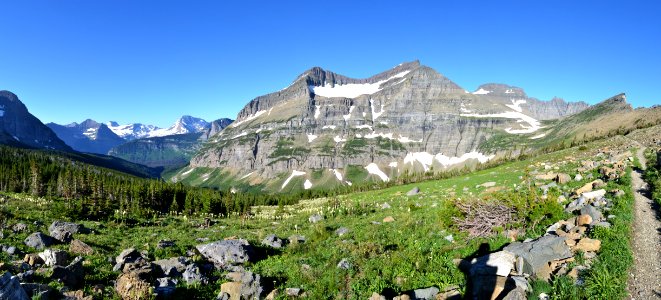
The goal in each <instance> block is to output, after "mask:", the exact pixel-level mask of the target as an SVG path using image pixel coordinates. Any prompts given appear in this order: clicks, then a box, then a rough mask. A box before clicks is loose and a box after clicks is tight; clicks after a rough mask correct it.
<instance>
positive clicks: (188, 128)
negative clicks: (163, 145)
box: [106, 116, 210, 140]
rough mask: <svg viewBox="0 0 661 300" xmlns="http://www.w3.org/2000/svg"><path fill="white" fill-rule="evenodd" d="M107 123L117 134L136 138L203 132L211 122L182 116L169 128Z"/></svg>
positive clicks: (129, 138)
mask: <svg viewBox="0 0 661 300" xmlns="http://www.w3.org/2000/svg"><path fill="white" fill-rule="evenodd" d="M106 125H107V126H108V128H110V130H112V132H114V133H115V134H116V135H118V136H120V137H122V138H124V139H127V140H134V139H140V138H149V137H161V136H167V135H173V134H185V133H193V132H202V131H204V130H205V129H206V128H208V127H209V125H210V124H209V122H207V121H205V120H203V119H200V118H195V117H191V116H182V117H181V118H179V119H178V120H177V121H176V122H175V123H174V124H173V125H172V126H170V127H168V128H159V127H156V126H154V125H144V124H140V123H132V124H125V125H120V124H119V123H117V122H115V121H110V122H108V123H106Z"/></svg>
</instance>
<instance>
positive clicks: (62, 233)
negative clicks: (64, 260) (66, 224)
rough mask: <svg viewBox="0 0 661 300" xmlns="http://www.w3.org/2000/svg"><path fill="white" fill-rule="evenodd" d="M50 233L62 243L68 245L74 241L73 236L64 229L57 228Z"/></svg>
mask: <svg viewBox="0 0 661 300" xmlns="http://www.w3.org/2000/svg"><path fill="white" fill-rule="evenodd" d="M49 233H50V235H51V236H52V237H53V238H54V239H56V240H57V241H59V242H61V243H65V244H68V243H71V240H73V234H72V233H71V232H70V231H67V230H66V229H65V228H63V227H56V228H54V229H53V230H51V231H49Z"/></svg>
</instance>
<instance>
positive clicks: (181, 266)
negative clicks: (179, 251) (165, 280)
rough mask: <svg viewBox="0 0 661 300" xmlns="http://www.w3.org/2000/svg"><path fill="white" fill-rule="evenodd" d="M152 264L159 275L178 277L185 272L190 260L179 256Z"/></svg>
mask: <svg viewBox="0 0 661 300" xmlns="http://www.w3.org/2000/svg"><path fill="white" fill-rule="evenodd" d="M153 264H154V265H156V269H157V271H158V272H159V273H160V274H163V275H165V276H166V277H178V276H180V275H181V274H182V273H183V272H184V271H186V267H187V266H188V265H189V264H190V260H189V259H187V258H185V257H183V256H179V257H173V258H168V259H160V260H157V261H154V262H153Z"/></svg>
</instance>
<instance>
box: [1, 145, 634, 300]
mask: <svg viewBox="0 0 661 300" xmlns="http://www.w3.org/2000/svg"><path fill="white" fill-rule="evenodd" d="M626 141H627V140H626V139H624V138H614V139H611V140H609V141H602V142H598V143H595V144H591V145H589V147H588V149H596V148H597V147H603V146H605V145H608V146H610V147H616V146H617V145H622V144H624V143H626ZM581 149H582V148H581ZM594 154H595V152H594V151H591V150H587V151H582V150H579V148H571V149H567V150H563V151H559V152H555V153H551V154H547V155H543V156H539V157H537V158H534V159H530V160H526V161H517V162H511V163H507V164H504V165H501V166H498V167H495V168H492V169H487V170H483V171H479V172H476V173H473V174H469V175H466V176H460V177H455V178H450V179H447V180H436V181H427V182H421V183H418V184H410V185H402V186H395V187H391V188H387V189H383V190H377V191H369V192H362V193H353V194H348V195H343V196H339V197H336V198H333V199H316V200H308V201H301V202H300V203H299V204H297V205H293V206H285V207H256V208H254V209H253V213H255V215H256V216H255V217H254V218H253V219H251V220H249V221H242V220H241V219H239V218H237V217H232V218H229V219H220V220H218V224H217V225H215V226H214V227H212V228H211V229H201V228H199V226H198V225H199V224H201V223H202V222H203V221H202V217H203V216H198V217H192V218H184V217H164V218H159V219H155V220H143V222H142V223H139V224H137V225H126V224H125V223H122V222H121V218H119V215H118V216H117V217H118V219H116V220H115V222H107V223H95V222H88V221H81V222H82V223H84V224H85V225H86V226H88V227H90V228H93V229H94V230H95V232H96V233H95V234H90V235H79V236H78V238H80V239H82V240H83V241H85V242H87V243H89V244H90V245H92V246H93V247H94V248H95V249H96V250H97V253H96V254H95V255H92V256H90V257H88V258H87V259H88V260H89V261H90V264H88V265H87V267H86V268H87V270H88V272H87V273H88V274H90V275H89V277H88V279H87V280H88V284H87V286H91V285H93V284H95V283H102V284H106V285H110V284H111V282H110V280H113V279H115V278H116V276H117V274H116V273H113V272H112V271H111V269H112V265H111V264H109V263H107V262H106V261H105V260H106V257H108V256H116V255H117V254H119V252H120V251H121V250H122V249H125V248H128V247H137V248H139V249H146V250H148V251H149V252H150V255H151V256H152V257H153V258H154V259H158V258H167V257H172V256H175V255H183V254H184V253H185V251H186V250H187V249H190V248H191V247H192V246H194V245H196V244H198V242H196V241H195V239H196V238H210V239H211V240H212V241H213V240H217V239H223V238H225V237H229V236H237V237H241V238H246V239H248V240H249V241H250V242H251V244H253V245H260V241H261V240H262V239H263V238H264V237H265V236H266V235H268V234H271V233H275V234H277V235H278V236H279V237H281V238H286V237H288V236H290V235H292V234H302V235H304V236H306V237H307V239H308V242H307V243H305V244H301V245H291V246H289V247H287V248H285V249H284V250H278V251H274V252H273V253H271V255H270V256H268V257H266V258H265V259H262V260H260V261H258V262H256V263H254V264H252V265H251V266H250V267H251V268H252V269H253V270H254V271H256V272H257V273H259V274H262V276H266V277H268V278H269V279H268V280H274V281H275V282H276V286H278V287H279V288H281V289H284V288H287V287H301V288H303V289H304V290H305V291H307V293H308V296H309V297H310V298H311V299H324V298H332V297H333V296H332V295H338V296H340V297H342V298H362V299H364V298H366V297H368V296H369V295H370V294H371V293H372V292H382V291H384V290H388V289H390V290H393V291H395V292H400V291H406V290H411V289H415V288H424V287H428V286H432V285H435V286H438V287H441V288H443V287H446V286H448V285H458V286H460V287H462V288H463V287H464V286H465V277H464V275H463V274H462V273H461V272H460V271H459V270H458V269H457V268H456V267H455V265H454V264H453V259H455V258H464V257H467V256H470V255H471V254H473V253H475V252H476V251H477V249H478V247H479V246H480V244H481V243H485V242H486V243H488V244H489V245H490V248H491V249H498V248H500V247H501V246H503V245H504V244H506V243H507V242H508V241H507V240H506V239H505V238H504V237H500V236H496V237H493V238H486V239H482V238H478V239H469V238H468V237H467V236H466V235H465V234H464V233H462V232H457V231H456V229H454V227H452V226H451V222H450V219H449V218H450V217H451V216H452V215H453V214H452V210H451V209H448V207H450V206H449V204H450V203H451V202H452V201H454V199H457V198H463V199H465V198H473V197H475V198H477V197H484V196H485V195H486V194H485V189H484V188H483V187H478V186H477V185H479V184H482V183H484V182H489V181H493V182H496V185H497V186H502V187H505V188H506V189H508V190H511V189H513V187H514V185H520V184H521V179H520V176H524V174H525V173H526V169H529V168H530V166H532V168H534V169H542V170H543V167H541V163H556V162H562V161H567V160H568V159H571V158H576V159H577V160H580V159H590V158H592V157H593V156H594ZM577 163H578V162H570V163H561V164H556V165H557V166H558V167H559V170H555V171H567V172H570V171H571V170H575V168H576V166H577ZM570 174H573V172H570ZM595 175H596V174H595ZM585 181H586V180H584V181H583V182H572V183H571V184H570V185H569V186H568V187H566V188H565V189H566V190H567V191H569V190H570V189H572V188H575V187H577V186H579V185H581V184H583V183H584V182H585ZM414 186H417V187H420V189H421V190H422V193H421V194H420V195H417V196H413V197H407V196H405V193H406V192H407V191H409V190H410V189H412V188H413V187H414ZM615 187H620V188H621V186H610V188H615ZM18 198H20V199H23V200H9V201H7V202H4V203H3V204H2V209H3V214H2V215H3V216H5V218H7V219H6V220H4V221H5V222H6V223H7V224H13V223H16V222H19V221H21V222H25V223H27V224H32V222H33V221H35V220H41V221H42V222H44V223H45V225H41V226H34V225H30V227H31V228H30V232H33V231H36V230H42V231H46V230H47V229H46V227H47V226H48V225H49V224H50V222H51V221H52V220H54V219H67V216H64V215H61V214H62V213H61V212H62V211H64V210H62V209H57V207H58V205H64V203H62V202H60V201H53V200H50V201H45V200H32V201H30V200H27V199H25V197H24V196H18ZM384 202H387V203H389V204H390V205H391V206H392V208H390V209H386V210H382V209H380V208H379V206H380V205H381V204H382V203H384ZM625 206H626V205H625ZM313 213H322V214H324V215H325V216H326V219H325V220H324V221H322V222H320V223H317V224H310V223H309V222H308V221H307V218H308V217H309V216H310V215H311V214H313ZM387 216H392V217H393V218H394V219H395V222H392V223H383V222H382V221H383V218H385V217H387ZM75 221H80V220H75ZM553 221H554V220H546V223H549V222H553ZM374 222H380V223H381V224H376V223H374ZM622 222H624V223H625V224H624V225H623V226H626V222H627V219H626V218H623V221H622ZM538 225H539V226H538V227H536V228H531V230H529V231H528V232H527V234H526V235H524V236H535V235H537V234H540V233H541V230H542V229H543V225H545V223H540V224H538ZM339 227H347V228H349V229H350V230H351V231H350V233H349V234H348V235H345V236H343V237H338V236H337V235H335V234H334V231H335V230H336V229H337V228H339ZM615 228H618V230H619V228H620V226H617V225H616V226H615ZM618 232H619V231H618ZM449 234H452V235H453V236H454V239H455V242H450V241H448V240H446V239H444V237H445V236H447V235H449ZM606 234H608V233H604V236H605V235H606ZM619 234H621V232H620V233H618V235H617V236H615V237H619ZM25 236H27V233H23V234H18V235H12V236H11V237H9V238H8V239H7V240H5V241H3V243H9V244H14V245H18V246H19V248H20V249H21V250H23V251H29V249H27V248H26V247H25V246H23V245H22V243H21V241H22V240H23V239H24V238H25ZM160 239H172V240H175V241H176V243H177V247H175V248H173V249H169V250H155V249H154V247H155V244H156V243H157V241H158V240H160ZM625 244H626V243H625ZM617 245H618V246H622V244H621V243H618V244H617ZM58 247H60V248H61V246H58ZM603 247H604V249H609V246H608V243H607V242H605V244H604V246H603ZM624 247H626V245H624ZM611 248H612V247H611ZM260 249H261V248H260ZM260 252H269V251H267V250H265V249H262V250H260ZM343 258H347V259H348V260H349V261H350V262H351V263H352V264H353V267H352V268H351V269H350V270H348V271H344V270H340V269H337V268H336V265H337V263H338V262H339V261H340V260H341V259H343ZM2 259H3V260H7V258H6V257H2ZM92 274H93V275H92ZM180 285H184V284H183V283H182V284H180ZM219 286H220V282H216V283H213V284H210V285H209V286H207V287H205V288H202V289H196V288H190V290H187V293H188V296H194V295H197V296H198V297H201V298H208V297H212V296H214V295H215V294H216V293H217V290H218V288H219ZM88 289H89V288H88ZM107 290H108V293H111V288H107ZM109 295H110V294H108V295H106V296H109Z"/></svg>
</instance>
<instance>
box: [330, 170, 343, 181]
mask: <svg viewBox="0 0 661 300" xmlns="http://www.w3.org/2000/svg"><path fill="white" fill-rule="evenodd" d="M329 170H331V171H333V173H334V174H335V178H337V180H339V181H342V178H343V177H342V173H340V171H338V170H337V169H329Z"/></svg>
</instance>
